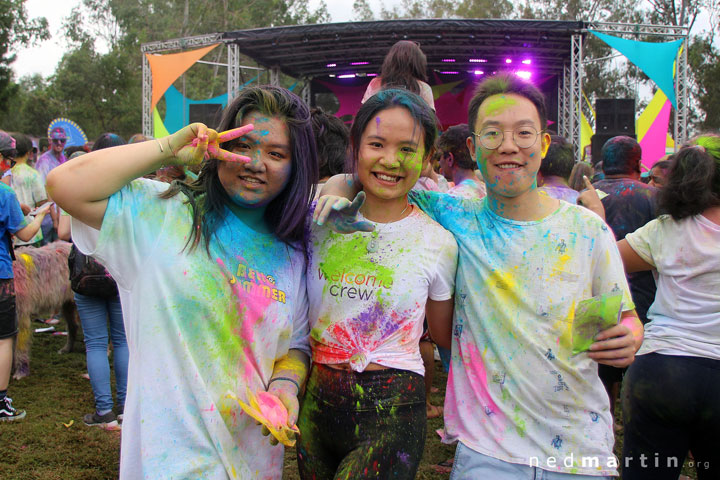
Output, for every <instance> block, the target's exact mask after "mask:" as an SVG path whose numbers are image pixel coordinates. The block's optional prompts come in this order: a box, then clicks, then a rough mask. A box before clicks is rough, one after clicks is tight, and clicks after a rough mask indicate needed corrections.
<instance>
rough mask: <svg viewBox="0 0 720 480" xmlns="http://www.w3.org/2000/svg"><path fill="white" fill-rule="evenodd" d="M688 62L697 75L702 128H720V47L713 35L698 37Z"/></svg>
mask: <svg viewBox="0 0 720 480" xmlns="http://www.w3.org/2000/svg"><path fill="white" fill-rule="evenodd" d="M688 64H689V67H690V71H691V72H692V75H693V76H694V77H695V88H694V91H693V94H694V97H695V100H696V101H697V103H698V105H699V107H700V108H701V109H702V111H703V112H704V118H700V119H699V120H698V122H697V126H698V127H699V129H700V130H715V131H717V130H720V81H718V79H720V49H718V48H717V47H716V46H714V45H713V43H712V41H711V37H710V36H708V37H696V38H695V39H694V40H693V43H692V44H691V45H690V49H689V50H688Z"/></svg>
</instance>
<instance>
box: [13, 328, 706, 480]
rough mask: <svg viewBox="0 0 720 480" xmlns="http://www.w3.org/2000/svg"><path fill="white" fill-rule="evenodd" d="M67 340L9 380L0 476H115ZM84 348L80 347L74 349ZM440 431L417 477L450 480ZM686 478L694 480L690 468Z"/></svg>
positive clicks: (41, 349)
mask: <svg viewBox="0 0 720 480" xmlns="http://www.w3.org/2000/svg"><path fill="white" fill-rule="evenodd" d="M37 326H41V325H40V324H37V323H36V324H34V326H33V328H35V327H37ZM64 328H65V327H64V325H63V324H62V323H61V324H60V325H57V326H56V330H58V331H62V330H64ZM81 335H82V334H81ZM81 338H82V337H81ZM64 343H65V337H63V336H54V335H51V334H49V333H38V334H35V337H34V344H33V352H32V361H31V365H30V369H31V373H30V376H29V377H28V378H25V379H23V380H19V381H14V380H11V382H10V390H9V393H10V396H11V397H12V398H13V401H14V404H15V406H16V407H18V408H22V409H24V410H26V411H27V417H26V418H25V420H23V421H21V422H14V423H2V424H0V445H2V446H3V454H2V455H0V479H3V480H5V479H7V480H36V479H40V478H42V479H44V480H103V479H115V478H117V476H118V469H119V455H120V433H119V432H107V431H104V430H101V429H99V428H90V427H87V426H85V425H84V424H83V423H82V416H83V415H84V414H86V413H90V412H92V411H93V408H94V400H93V395H92V390H91V388H90V382H89V381H88V380H87V379H85V378H83V377H82V376H81V375H82V374H83V373H85V372H86V365H85V354H84V352H74V353H70V354H67V355H59V354H58V353H57V351H58V350H59V349H60V348H61V347H62V346H63V345H64ZM77 348H78V347H76V349H77ZM82 349H83V344H82V342H80V343H79V350H82ZM435 366H436V370H435V372H436V374H435V379H434V384H435V386H436V387H438V388H439V389H440V393H438V394H433V395H432V402H433V403H434V404H436V405H442V401H443V395H444V391H445V382H446V380H447V376H446V375H445V373H444V372H442V370H441V369H440V363H439V362H436V364H435ZM71 421H72V422H73V423H72V425H70V422H71ZM66 425H69V426H66ZM441 427H442V420H441V419H438V418H436V419H429V420H428V425H427V437H426V438H427V439H426V442H425V452H424V455H423V459H422V462H421V464H420V469H419V471H418V475H417V477H416V478H417V479H419V480H446V479H447V478H448V476H447V475H444V474H438V473H436V472H434V471H433V470H432V469H431V466H432V465H433V464H437V463H438V462H441V461H443V460H446V459H448V458H450V457H452V456H453V454H454V451H455V449H454V447H453V446H449V445H444V444H441V443H440V439H439V437H438V435H437V434H436V433H435V430H437V429H438V428H441ZM621 446H622V435H619V436H618V440H617V442H616V454H619V453H620V450H621V448H622V447H621ZM683 474H685V475H688V476H690V478H693V479H695V478H697V477H696V476H695V472H694V471H691V469H690V468H688V466H687V463H686V465H685V467H684V468H683ZM283 478H284V479H288V480H297V479H299V478H300V477H299V475H298V472H297V465H296V462H295V449H290V448H289V449H287V450H286V452H285V468H284V475H283Z"/></svg>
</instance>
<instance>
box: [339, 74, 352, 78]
mask: <svg viewBox="0 0 720 480" xmlns="http://www.w3.org/2000/svg"><path fill="white" fill-rule="evenodd" d="M337 78H355V74H354V73H344V74H342V75H338V76H337Z"/></svg>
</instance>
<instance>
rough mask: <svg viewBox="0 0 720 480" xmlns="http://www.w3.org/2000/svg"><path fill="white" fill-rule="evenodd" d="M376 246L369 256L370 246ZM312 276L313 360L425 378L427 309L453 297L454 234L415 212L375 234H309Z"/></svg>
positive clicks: (379, 226)
mask: <svg viewBox="0 0 720 480" xmlns="http://www.w3.org/2000/svg"><path fill="white" fill-rule="evenodd" d="M372 240H375V241H376V242H377V247H378V248H377V251H375V252H369V251H368V243H369V242H370V241H372ZM312 248H313V254H312V260H311V262H310V266H309V270H308V275H307V279H308V282H307V288H308V296H309V302H310V314H309V315H310V328H311V333H310V337H311V344H312V350H313V361H315V362H318V363H323V364H336V363H345V362H349V363H350V365H351V367H352V368H353V370H355V371H358V372H362V371H363V370H365V368H366V367H367V365H368V364H370V363H373V362H374V363H377V364H379V365H383V366H386V367H390V368H397V369H402V370H410V371H413V372H416V373H418V374H420V375H423V374H424V371H425V370H424V367H423V362H422V358H421V357H420V350H419V341H420V337H421V336H422V332H423V319H424V317H425V303H426V301H427V299H428V298H430V299H432V300H438V301H442V300H449V299H450V298H452V295H453V289H454V284H455V270H456V267H457V244H456V243H455V239H454V238H453V236H452V235H451V234H450V233H449V232H448V231H447V230H445V229H444V228H442V227H441V226H440V225H438V224H437V223H435V222H434V221H432V220H431V219H430V218H429V217H428V216H427V215H425V214H424V213H422V212H421V211H420V209H418V208H417V207H415V208H413V211H412V212H411V213H410V215H408V216H407V217H405V218H404V219H402V220H400V221H397V222H393V223H384V224H383V223H376V224H375V231H374V232H372V233H365V232H357V233H354V234H350V235H347V234H337V233H334V232H332V231H331V230H330V229H329V228H327V227H318V226H316V225H315V226H314V227H313V230H312Z"/></svg>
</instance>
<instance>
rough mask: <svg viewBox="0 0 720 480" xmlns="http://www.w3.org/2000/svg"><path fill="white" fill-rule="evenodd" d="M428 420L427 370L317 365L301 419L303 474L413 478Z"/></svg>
mask: <svg viewBox="0 0 720 480" xmlns="http://www.w3.org/2000/svg"><path fill="white" fill-rule="evenodd" d="M426 421H427V419H426V412H425V383H424V380H423V377H422V375H418V374H417V373H413V372H409V371H406V370H396V369H387V370H377V371H371V372H363V373H357V372H350V371H344V370H335V369H332V368H329V367H326V366H324V365H319V364H315V365H313V367H312V372H311V374H310V379H309V380H308V386H307V392H306V393H305V397H304V398H303V402H302V407H301V408H300V418H299V419H298V427H299V428H300V440H299V441H298V445H297V453H298V466H299V468H300V478H302V479H307V480H311V479H312V480H323V479H337V480H340V479H342V480H346V479H355V478H378V479H383V478H387V479H391V478H392V479H398V480H402V479H413V478H415V474H416V473H417V469H418V466H419V464H420V459H421V457H422V453H423V448H424V446H425V424H426Z"/></svg>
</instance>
